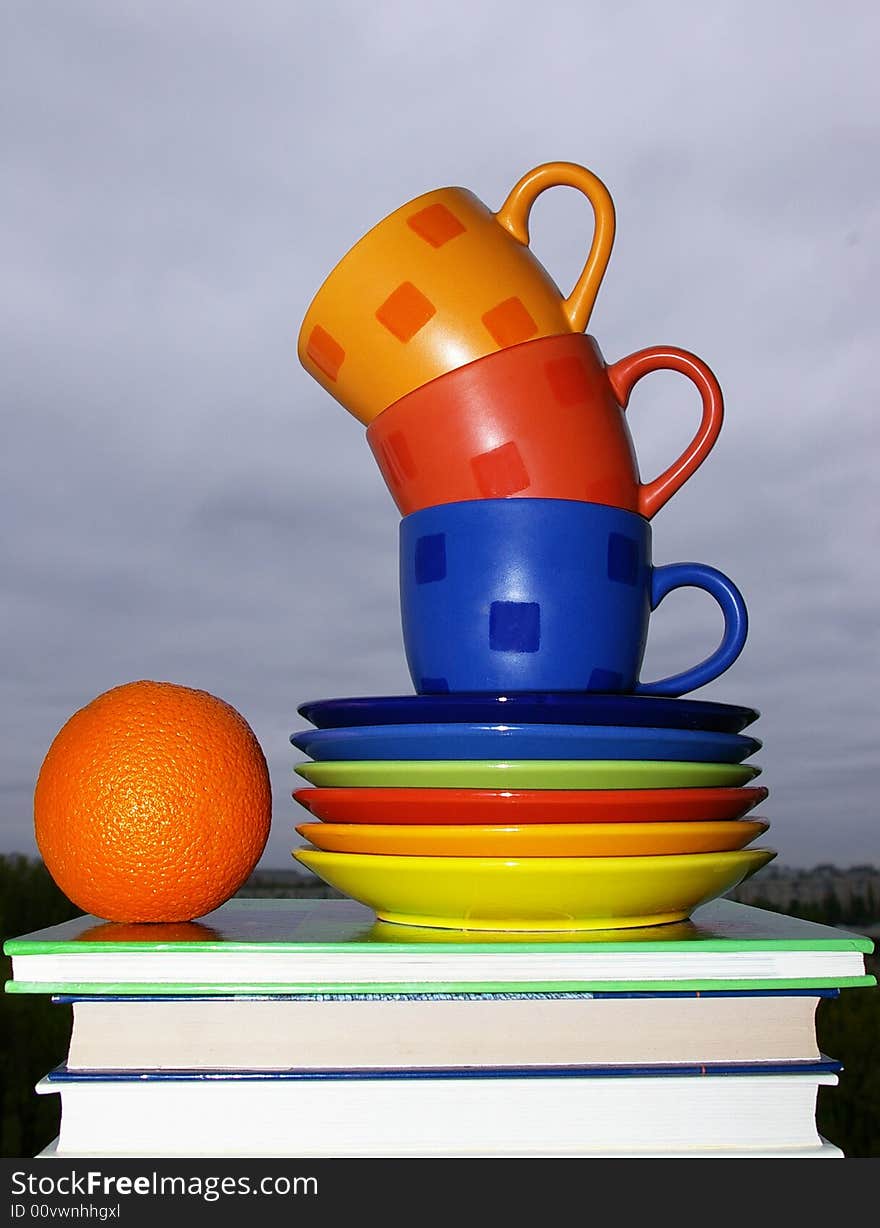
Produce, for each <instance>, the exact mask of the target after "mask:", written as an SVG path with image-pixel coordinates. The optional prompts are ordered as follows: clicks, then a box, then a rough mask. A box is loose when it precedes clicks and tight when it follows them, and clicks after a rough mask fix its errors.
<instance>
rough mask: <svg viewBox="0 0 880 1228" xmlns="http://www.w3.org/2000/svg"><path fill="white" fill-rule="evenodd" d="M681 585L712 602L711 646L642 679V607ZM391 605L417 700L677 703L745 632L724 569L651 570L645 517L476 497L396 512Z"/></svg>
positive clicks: (678, 566)
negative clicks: (493, 697)
mask: <svg viewBox="0 0 880 1228" xmlns="http://www.w3.org/2000/svg"><path fill="white" fill-rule="evenodd" d="M687 587H693V588H701V589H705V591H706V592H708V593H711V595H712V596H713V597H714V598H715V600H716V601H717V602H718V604H719V605H720V606H721V610H722V613H723V615H724V634H723V637H722V640H721V643H720V644H719V645H718V647H717V648H716V650H715V651H714V652H713V653H712V654H711V655H710V656H708V657H707V658H706V660H705V661H702V662H701V663H700V664H699V665H695V666H694V667H693V668H692V669H688V670H685V671H684V672H683V673H680V674H676V675H674V676H673V677H670V678H663V679H661V680H660V681H659V682H640V681H639V670H640V668H641V664H642V658H643V657H644V653H645V644H646V642H647V636H648V622H649V618H650V614H651V611H652V610H655V609H656V608H657V606H658V605H659V604H660V602H661V601H662V600H663V598H664V597H665V596H666V594H667V593H670V592H672V590H673V589H676V588H687ZM400 609H401V618H402V623H403V638H404V644H405V648H406V659H407V664H408V666H409V671H410V674H411V676H412V680H413V684H414V685H415V688H416V691H417V692H418V693H419V694H420V695H432V694H441V693H444V692H447V691H476V692H490V693H494V694H504V693H510V692H524V691H601V692H606V693H612V694H621V693H636V694H639V695H683V694H685V693H686V692H688V691H693V690H695V689H696V688H697V687H701V686H705V684H706V683H707V682H711V681H712V680H713V679H714V678H717V677H718V676H719V674H722V673H723V672H724V671H725V670H726V669H728V668H729V667H730V666H731V665H732V664H733V662H734V661H735V660H736V658H737V657H738V656H739V654H740V653H741V652H742V649H743V645H744V644H745V641H746V635H747V631H748V616H747V613H746V607H745V602H744V601H743V599H742V596H741V594H740V592H739V590H738V589H737V588H736V586H735V585H734V584H733V583H732V581H730V580H729V579H728V578H727V576H725V575H724V574H723V573H722V572H720V571H717V570H716V569H715V568H714V567H708V566H706V565H705V564H703V563H667V564H664V565H663V566H660V567H654V566H652V564H651V526H650V523H649V522H648V521H647V520H646V519H645V518H644V517H642V516H639V515H637V514H636V513H635V512H627V511H622V510H621V509H619V508H616V507H608V506H605V505H604V504H599V503H581V502H577V501H574V500H568V499H476V500H470V501H467V502H462V503H445V504H441V505H440V506H438V507H428V508H423V509H421V510H420V511H417V512H413V513H411V514H410V515H409V516H404V517H403V519H402V520H401V522H400Z"/></svg>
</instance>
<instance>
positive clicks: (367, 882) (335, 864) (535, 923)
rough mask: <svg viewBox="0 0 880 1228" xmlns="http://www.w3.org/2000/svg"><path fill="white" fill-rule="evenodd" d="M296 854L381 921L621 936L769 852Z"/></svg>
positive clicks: (684, 906) (738, 876)
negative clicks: (607, 932) (603, 932)
mask: <svg viewBox="0 0 880 1228" xmlns="http://www.w3.org/2000/svg"><path fill="white" fill-rule="evenodd" d="M293 856H294V857H295V859H296V860H297V861H299V862H300V863H301V864H302V865H304V866H306V867H307V868H308V869H309V870H313V871H314V873H315V874H317V875H318V876H319V877H320V878H322V879H324V881H325V882H327V883H329V884H330V885H331V887H336V888H337V890H339V891H341V892H343V894H344V895H348V896H351V898H352V899H355V900H358V901H359V902H360V903H361V904H366V905H367V907H369V908H372V909H373V910H374V911H375V913H376V915H377V916H378V917H379V918H380V920H383V921H395V922H397V923H399V924H402V925H427V926H436V927H439V928H440V929H461V930H528V931H536V932H544V933H547V932H552V931H554V930H592V929H609V930H613V929H624V928H629V927H630V926H637V925H660V924H665V923H666V922H669V921H683V920H685V919H686V918H687V917H689V916H690V914H691V912H693V910H694V909H695V908H697V907H698V906H699V905H700V904H705V903H707V901H709V900H714V899H716V898H717V897H718V896H721V895H724V894H725V892H727V891H730V889H731V888H732V887H735V886H736V885H737V884H738V883H741V882H742V881H743V879H745V878H748V877H749V876H750V875H752V874H754V873H755V871H756V870H759V869H760V868H761V867H762V866H764V865H766V864H767V862H768V861H772V859H773V858H774V857H775V856H776V851H775V850H774V849H741V850H738V851H737V852H729V853H692V854H683V855H681V856H660V857H527V858H523V859H514V858H511V859H506V858H501V857H394V856H383V855H371V854H364V853H325V852H322V851H320V850H317V849H295V850H294V851H293Z"/></svg>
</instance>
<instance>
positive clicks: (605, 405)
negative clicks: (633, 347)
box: [367, 333, 724, 519]
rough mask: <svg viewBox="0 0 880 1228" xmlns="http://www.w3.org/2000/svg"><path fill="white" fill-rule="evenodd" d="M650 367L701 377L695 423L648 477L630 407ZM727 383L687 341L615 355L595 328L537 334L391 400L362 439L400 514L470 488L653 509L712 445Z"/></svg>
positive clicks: (457, 497)
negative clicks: (672, 456)
mask: <svg viewBox="0 0 880 1228" xmlns="http://www.w3.org/2000/svg"><path fill="white" fill-rule="evenodd" d="M651 371H679V372H680V373H681V374H682V375H685V376H687V378H688V379H689V380H691V382H692V383H694V384H695V385H696V387H697V390H698V392H699V394H700V398H701V400H702V406H703V412H702V417H701V419H700V425H699V428H698V430H697V433H696V434H695V435H694V437H693V439H692V440H691V442H690V443H689V444H688V446H687V447H686V448H685V450H684V452H682V454H681V456H679V458H678V459H677V460H676V461H674V462H673V464H671V465H670V466H669V468H668V469H666V470H665V471H664V472H663V473H661V474H660V476H659V477H657V478H655V479H654V481H653V482H648V483H644V484H643V483H642V482H641V480H640V477H639V470H638V464H637V461H636V455H635V450H634V448H633V442H632V437H631V435H630V432H629V428H628V426H627V423H626V414H625V412H624V411H625V409H626V406H627V403H628V401H629V397H630V393H631V392H632V390H633V388H634V387H635V385H636V384H637V383H638V382H639V380H640V379H642V377H643V376H645V375H647V374H648V373H649V372H651ZM723 415H724V401H723V397H722V394H721V388H720V387H719V384H718V381H717V380H716V378H715V376H714V375H713V374H712V372H711V371H710V370H709V368H708V367H707V366H706V364H705V363H704V362H702V361H701V360H700V359H699V358H697V357H696V356H695V355H694V354H690V353H688V351H687V350H679V349H675V348H674V347H672V346H652V347H651V348H650V349H645V350H639V351H638V352H637V353H635V354H631V355H630V356H629V357H628V358H622V359H621V360H620V361H619V362H616V363H613V364H612V365H611V366H610V367H609V366H606V365H605V361H604V359H603V357H602V353H601V351H600V349H599V347H598V345H597V344H596V341H595V339H594V338H593V337H590V336H584V335H583V334H579V333H571V334H565V335H562V336H556V337H542V338H540V339H539V340H537V341H529V342H525V343H524V344H522V345H515V346H510V347H507V348H506V349H502V350H498V351H497V352H496V353H494V354H489V355H487V356H486V357H485V358H480V359H478V360H477V361H476V362H472V363H468V364H467V366H464V367H458V368H457V369H456V370H454V371H450V372H448V373H447V374H446V375H442V376H440V377H439V378H438V379H435V380H431V381H430V382H429V383H427V384H424V385H423V386H422V387H421V388H417V389H416V390H415V391H414V392H411V393H409V394H408V395H407V396H405V397H402V398H401V399H400V400H399V401H395V403H394V404H393V405H390V406H389V407H388V408H387V409H386V410H384V411H383V412H382V413H381V414H379V415H378V417H376V418H374V419H373V421H372V422H371V423H370V425H369V426H368V428H367V442H368V443H369V445H370V448H371V450H372V452H373V455H374V456H375V458H376V461H377V463H378V465H379V468H380V470H381V472H382V476H383V477H384V479H385V482H386V483H387V486H388V489H389V490H390V492H391V495H392V497H393V499H394V502H395V503H396V504H397V506H398V508H399V509H400V511H401V512H402V513H403V515H405V516H406V515H409V514H410V513H411V512H416V511H420V510H421V509H422V508H426V507H435V506H437V505H438V504H441V503H458V502H462V501H464V500H470V499H500V498H507V497H512V496H515V497H517V498H541V499H576V500H581V501H584V502H587V503H605V504H608V505H610V506H613V507H619V508H623V509H624V510H626V511H630V512H637V513H638V514H639V515H640V516H644V517H646V518H647V519H650V518H651V517H652V516H653V515H654V514H655V513H656V512H657V511H659V509H660V508H661V507H662V506H663V505H664V503H666V502H667V500H668V499H670V498H671V497H672V496H673V495H674V494H675V492H676V491H677V490H679V488H680V487H681V486H682V485H683V484H684V483H685V482H686V481H687V480H688V478H689V477H690V476H691V474H693V473H694V472H695V470H696V469H697V468H698V467H699V466H700V465H701V464H702V462H703V461H704V460H705V459H706V456H707V455H708V454H709V452H710V451H711V449H712V447H713V445H714V443H715V440H716V439H717V438H718V432H719V431H720V429H721V422H722V418H723Z"/></svg>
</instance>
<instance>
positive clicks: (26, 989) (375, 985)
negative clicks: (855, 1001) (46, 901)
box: [5, 974, 877, 997]
mask: <svg viewBox="0 0 880 1228" xmlns="http://www.w3.org/2000/svg"><path fill="white" fill-rule="evenodd" d="M876 984H877V978H876V977H875V976H872V975H870V974H866V975H865V976H839V977H781V978H778V979H775V980H774V979H767V978H760V979H756V980H730V981H725V980H688V981H528V982H524V981H481V982H479V983H475V982H473V981H381V982H376V981H368V982H362V981H346V982H344V983H341V984H336V983H334V984H330V985H328V984H325V983H323V982H322V983H320V984H317V985H316V983H315V982H314V981H311V982H307V983H303V982H300V981H285V982H282V983H276V982H273V983H260V984H255V983H247V984H245V983H237V984H235V983H231V984H226V985H218V984H209V985H204V984H201V983H199V982H192V981H191V982H177V983H175V984H165V983H163V984H158V985H157V984H152V983H147V982H142V981H141V982H134V983H132V982H130V981H121V982H112V983H108V982H106V981H103V982H92V981H76V982H73V981H53V982H49V983H46V982H36V981H7V982H6V984H5V990H6V992H7V993H12V994H16V993H18V994H29V993H42V994H56V993H64V994H138V995H142V994H169V995H174V994H205V995H211V994H222V995H224V996H227V997H228V996H229V995H230V994H231V995H233V996H234V995H236V994H288V993H320V994H331V993H338V994H352V993H356V994H371V993H374V994H389V993H407V994H412V993H516V992H522V991H523V990H527V991H528V992H529V993H561V992H580V993H584V992H593V993H615V992H617V993H655V992H657V993H662V992H663V991H664V990H666V991H669V992H681V991H683V990H687V991H691V990H695V991H708V990H718V989H721V990H725V989H727V990H731V989H745V990H750V989H751V990H755V989H851V988H864V989H868V988H870V987H871V986H872V985H876Z"/></svg>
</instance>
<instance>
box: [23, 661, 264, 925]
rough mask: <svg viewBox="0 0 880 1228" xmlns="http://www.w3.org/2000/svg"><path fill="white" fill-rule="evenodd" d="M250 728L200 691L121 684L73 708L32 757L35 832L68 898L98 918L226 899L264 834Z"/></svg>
mask: <svg viewBox="0 0 880 1228" xmlns="http://www.w3.org/2000/svg"><path fill="white" fill-rule="evenodd" d="M271 813H272V792H271V786H270V782H269V770H268V768H267V766H266V760H265V757H264V755H263V752H262V750H261V749H260V744H259V742H258V741H257V739H256V737H255V735H254V732H253V730H252V729H251V727H250V725H248V723H247V721H246V720H245V719H244V717H243V716H241V714H240V713H239V712H237V711H236V710H235V708H233V707H231V706H230V705H229V704H227V703H225V702H224V700H222V699H218V698H217V697H216V696H215V695H210V694H208V692H207V691H196V690H192V689H191V688H190V687H184V686H178V685H176V684H175V683H172V682H148V681H140V682H129V683H126V684H125V685H124V686H118V687H114V688H113V690H110V691H105V692H104V694H103V695H99V696H98V697H97V698H96V699H93V700H92V702H91V703H90V704H86V706H85V707H84V708H80V709H79V711H78V712H75V713H74V714H73V716H72V717H71V718H70V720H69V721H68V722H67V724H66V725H64V726H63V727H62V728H61V730H60V731H59V732H58V734H57V736H56V737H55V740H54V741H53V742H52V745H51V746H50V747H49V750H48V752H47V754H46V758H45V759H44V760H43V765H42V767H41V768H40V774H39V777H38V778H37V785H36V790H35V792H34V830H35V835H36V839H37V846H38V848H39V850H40V853H41V855H42V857H43V860H44V861H45V863H46V868H47V869H48V871H49V873H50V874H51V876H52V878H53V879H54V880H55V882H56V883H57V885H58V886H59V887H60V888H61V890H62V891H63V892H64V894H65V895H66V896H67V897H68V899H70V900H72V901H73V903H74V904H76V905H77V907H79V908H81V909H82V910H83V911H84V912H87V913H92V914H94V915H95V916H96V917H102V918H104V919H105V920H107V921H191V920H192V919H193V918H194V917H201V916H204V915H205V913H208V912H210V911H211V910H212V909H214V908H218V907H219V906H220V905H221V904H223V903H225V901H226V900H228V899H229V898H230V897H231V896H233V895H234V894H235V892H236V891H237V890H238V889H239V887H241V885H242V884H243V883H244V881H245V880H246V879H247V877H248V875H249V874H250V873H251V871H252V870H253V868H254V866H255V865H256V864H257V862H258V861H259V859H260V856H261V854H262V852H263V849H264V848H265V845H266V840H267V839H268V836H269V825H270V822H271Z"/></svg>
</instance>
